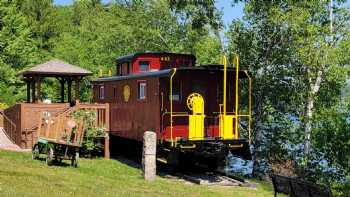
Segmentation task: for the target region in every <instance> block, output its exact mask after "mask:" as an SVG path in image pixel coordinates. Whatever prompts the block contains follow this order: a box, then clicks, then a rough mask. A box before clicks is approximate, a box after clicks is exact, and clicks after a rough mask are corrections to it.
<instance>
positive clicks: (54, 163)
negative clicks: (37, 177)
mask: <svg viewBox="0 0 350 197" xmlns="http://www.w3.org/2000/svg"><path fill="white" fill-rule="evenodd" d="M35 160H38V161H41V162H42V163H43V164H45V165H47V164H46V158H45V157H39V158H37V159H35ZM70 162H71V160H60V161H59V160H53V161H52V164H51V165H50V166H58V167H71V165H70ZM78 165H79V164H78ZM78 167H79V166H78Z"/></svg>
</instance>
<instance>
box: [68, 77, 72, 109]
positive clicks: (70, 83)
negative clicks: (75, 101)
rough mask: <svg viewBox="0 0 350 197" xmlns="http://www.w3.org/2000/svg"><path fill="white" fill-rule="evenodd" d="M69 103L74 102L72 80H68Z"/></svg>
mask: <svg viewBox="0 0 350 197" xmlns="http://www.w3.org/2000/svg"><path fill="white" fill-rule="evenodd" d="M67 83H68V102H69V103H70V102H71V101H72V78H68V80H67Z"/></svg>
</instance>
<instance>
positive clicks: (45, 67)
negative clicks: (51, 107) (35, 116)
mask: <svg viewBox="0 0 350 197" xmlns="http://www.w3.org/2000/svg"><path fill="white" fill-rule="evenodd" d="M91 74H92V73H91V72H90V71H88V70H85V69H83V68H80V67H78V66H74V65H71V64H68V63H66V62H63V61H61V60H57V59H53V60H50V61H48V62H45V63H42V64H39V65H36V66H34V67H32V68H30V69H28V70H26V71H23V72H22V73H20V75H22V77H23V79H24V81H26V83H27V102H28V103H31V102H32V103H37V102H39V101H41V100H42V97H41V82H42V79H43V78H45V77H54V78H56V79H58V81H59V82H60V84H61V102H62V103H64V102H65V99H64V89H65V84H66V83H67V86H68V93H67V94H68V95H67V98H68V102H71V101H72V82H74V83H75V99H76V100H79V88H80V87H79V86H80V81H81V79H82V78H83V77H85V76H88V75H91Z"/></svg>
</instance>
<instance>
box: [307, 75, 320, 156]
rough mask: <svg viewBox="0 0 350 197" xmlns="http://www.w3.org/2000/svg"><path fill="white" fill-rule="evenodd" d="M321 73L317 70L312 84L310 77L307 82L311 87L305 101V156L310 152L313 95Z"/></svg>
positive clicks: (316, 89)
mask: <svg viewBox="0 0 350 197" xmlns="http://www.w3.org/2000/svg"><path fill="white" fill-rule="evenodd" d="M309 73H310V71H309V70H308V74H309ZM322 75H323V72H322V70H319V71H318V72H317V77H316V81H315V83H314V84H312V79H311V78H309V83H310V87H311V88H310V92H309V94H308V98H307V101H306V109H305V110H306V113H305V131H304V132H305V144H304V153H305V156H306V157H307V156H308V155H309V153H310V147H311V131H312V116H313V108H314V102H315V96H316V94H317V93H318V91H319V90H320V86H321V81H322Z"/></svg>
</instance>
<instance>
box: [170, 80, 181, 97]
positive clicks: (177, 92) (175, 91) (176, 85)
mask: <svg viewBox="0 0 350 197" xmlns="http://www.w3.org/2000/svg"><path fill="white" fill-rule="evenodd" d="M172 97H173V101H180V100H181V83H180V82H178V83H174V84H173V95H172ZM170 98H171V97H170V96H169V100H170Z"/></svg>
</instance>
